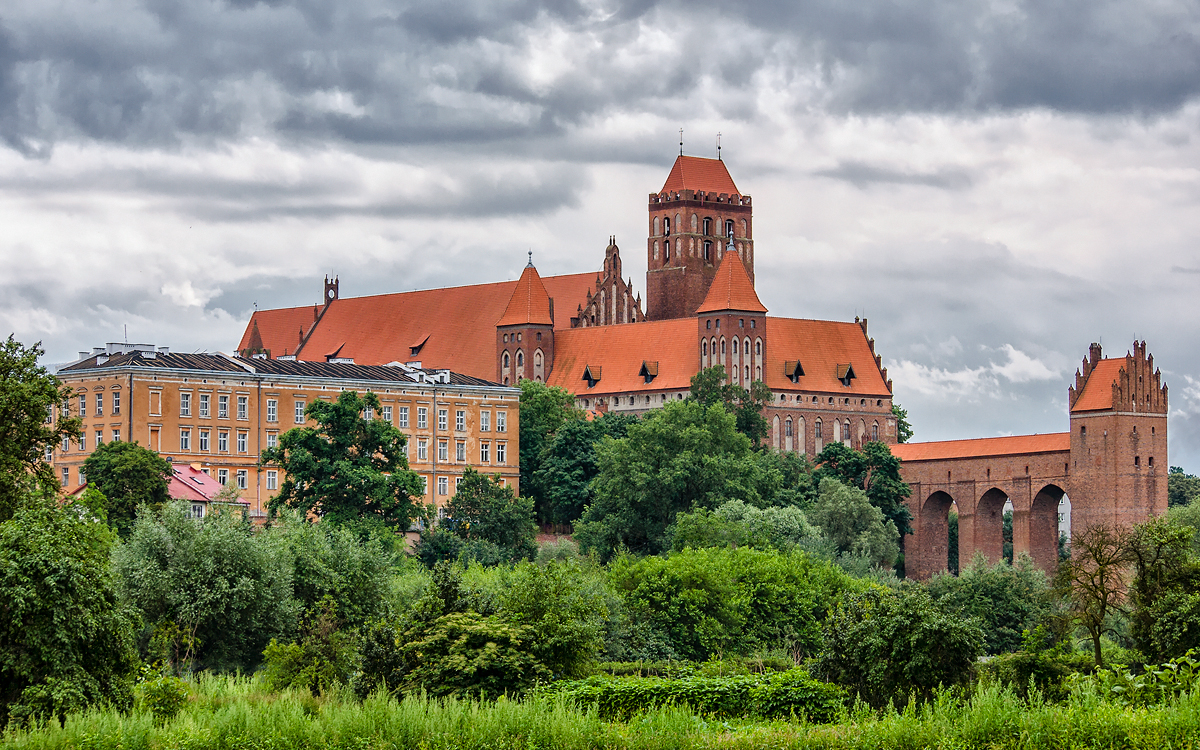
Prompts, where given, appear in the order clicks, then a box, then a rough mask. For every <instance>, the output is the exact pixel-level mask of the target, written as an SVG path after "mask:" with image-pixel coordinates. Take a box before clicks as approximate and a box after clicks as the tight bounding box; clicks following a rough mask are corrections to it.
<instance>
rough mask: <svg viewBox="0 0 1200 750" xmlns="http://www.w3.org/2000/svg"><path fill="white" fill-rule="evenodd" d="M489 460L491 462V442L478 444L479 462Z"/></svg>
mask: <svg viewBox="0 0 1200 750" xmlns="http://www.w3.org/2000/svg"><path fill="white" fill-rule="evenodd" d="M491 462H492V444H491V443H480V444H479V463H481V464H488V463H491Z"/></svg>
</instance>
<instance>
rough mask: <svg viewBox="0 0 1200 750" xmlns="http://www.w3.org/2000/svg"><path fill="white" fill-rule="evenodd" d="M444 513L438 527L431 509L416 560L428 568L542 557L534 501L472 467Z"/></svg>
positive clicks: (464, 476) (487, 563) (495, 475)
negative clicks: (443, 563)
mask: <svg viewBox="0 0 1200 750" xmlns="http://www.w3.org/2000/svg"><path fill="white" fill-rule="evenodd" d="M444 511H445V518H444V519H443V520H440V521H438V522H437V523H436V525H435V523H434V520H433V517H434V513H433V512H432V509H431V512H430V513H428V514H427V515H428V516H429V518H428V521H427V526H426V527H425V528H424V529H423V530H422V531H421V539H420V542H419V544H418V546H417V550H416V555H417V557H418V558H420V559H421V561H422V562H424V563H425V564H426V565H429V566H433V565H434V564H435V563H438V562H440V561H443V560H459V559H463V560H465V561H469V560H477V561H479V562H481V563H484V564H485V565H496V564H498V563H502V562H503V563H508V562H513V561H516V560H528V559H531V558H532V557H534V556H535V555H536V554H537V542H536V538H537V525H536V524H535V523H534V501H533V499H532V498H530V497H517V496H516V494H515V493H514V492H513V489H512V487H509V486H506V485H504V484H503V483H502V482H501V480H500V476H499V475H498V474H493V475H491V476H489V475H486V474H481V473H480V472H478V471H475V470H474V469H472V468H470V467H467V469H466V471H465V472H463V476H462V481H461V482H460V483H459V485H458V488H457V489H456V490H455V493H454V496H453V497H452V498H450V501H449V502H448V503H446V506H445V508H444Z"/></svg>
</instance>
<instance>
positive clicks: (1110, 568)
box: [1055, 524, 1132, 667]
mask: <svg viewBox="0 0 1200 750" xmlns="http://www.w3.org/2000/svg"><path fill="white" fill-rule="evenodd" d="M1130 539H1131V532H1130V531H1129V530H1128V529H1124V528H1111V527H1109V526H1105V525H1103V524H1095V525H1093V526H1089V527H1087V528H1086V529H1082V530H1081V531H1079V532H1077V533H1075V534H1073V535H1072V536H1071V556H1070V557H1069V558H1067V559H1066V560H1062V561H1060V562H1059V564H1058V573H1057V576H1056V578H1055V588H1056V589H1057V590H1058V592H1059V593H1060V594H1062V595H1063V596H1065V597H1066V598H1067V601H1068V607H1069V613H1070V616H1071V618H1072V619H1073V620H1074V621H1075V622H1076V623H1078V624H1079V625H1080V626H1081V627H1083V628H1084V629H1085V630H1086V631H1087V633H1088V636H1089V637H1090V638H1091V640H1092V655H1093V659H1094V660H1095V663H1096V666H1097V667H1099V666H1102V665H1103V664H1104V655H1103V653H1101V651H1100V639H1101V638H1102V637H1103V636H1104V634H1105V633H1108V632H1110V631H1111V622H1110V618H1111V617H1113V616H1114V615H1116V614H1117V613H1118V612H1120V608H1121V605H1122V604H1123V603H1124V601H1125V591H1126V590H1127V589H1128V586H1129V580H1130V574H1131V570H1130V564H1131V562H1132V557H1131V555H1130V551H1129V550H1130Z"/></svg>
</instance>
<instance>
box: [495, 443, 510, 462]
mask: <svg viewBox="0 0 1200 750" xmlns="http://www.w3.org/2000/svg"><path fill="white" fill-rule="evenodd" d="M507 460H508V443H496V463H497V464H499V465H501V466H504V464H505V462H506V461H507Z"/></svg>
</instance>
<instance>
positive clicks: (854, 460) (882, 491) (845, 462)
mask: <svg viewBox="0 0 1200 750" xmlns="http://www.w3.org/2000/svg"><path fill="white" fill-rule="evenodd" d="M815 473H816V475H817V478H818V479H823V478H825V477H832V478H834V479H837V480H838V481H839V482H841V483H842V484H846V485H849V486H851V487H857V488H858V489H860V490H862V491H863V492H865V493H867V497H868V498H869V499H870V500H871V504H872V505H874V506H875V507H876V508H879V510H881V511H883V515H884V518H886V519H887V520H889V521H891V522H892V523H893V524H894V525H895V526H896V530H897V531H899V532H900V536H901V540H903V537H904V536H905V535H906V534H911V533H912V526H911V524H910V522H911V521H912V513H910V512H909V510H908V506H906V505H905V504H904V500H905V498H907V497H908V496H909V495H911V494H912V490H911V489H910V488H909V486H908V484H907V483H905V481H904V480H903V479H902V478H901V477H900V459H898V458H896V457H895V456H893V455H892V451H891V450H890V449H889V448H888V447H887V445H886V444H884V443H879V442H874V441H872V442H868V443H864V444H863V447H862V450H854V449H853V448H849V447H847V446H846V445H845V444H844V443H830V444H828V445H826V446H825V447H824V448H823V449H822V450H821V453H820V455H818V456H817V470H816V472H815ZM901 547H903V541H901Z"/></svg>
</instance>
